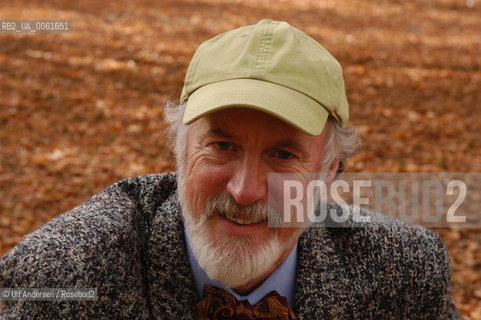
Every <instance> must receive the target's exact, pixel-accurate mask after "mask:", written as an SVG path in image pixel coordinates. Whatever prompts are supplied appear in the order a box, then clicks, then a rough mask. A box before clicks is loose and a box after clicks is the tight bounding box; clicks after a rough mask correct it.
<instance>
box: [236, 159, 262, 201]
mask: <svg viewBox="0 0 481 320" xmlns="http://www.w3.org/2000/svg"><path fill="white" fill-rule="evenodd" d="M227 191H228V192H229V193H230V194H231V195H232V197H234V199H235V200H236V201H237V203H239V204H241V205H250V204H253V203H254V202H256V201H258V200H265V199H266V195H267V173H266V172H264V170H263V169H262V165H261V164H260V163H255V162H253V161H247V160H244V161H242V162H241V163H239V166H237V167H236V168H235V169H234V171H233V172H232V175H231V177H230V179H229V182H228V183H227Z"/></svg>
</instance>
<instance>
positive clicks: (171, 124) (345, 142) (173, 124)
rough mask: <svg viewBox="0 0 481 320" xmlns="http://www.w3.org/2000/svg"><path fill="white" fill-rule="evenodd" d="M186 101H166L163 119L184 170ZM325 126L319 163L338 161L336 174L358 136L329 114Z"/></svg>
mask: <svg viewBox="0 0 481 320" xmlns="http://www.w3.org/2000/svg"><path fill="white" fill-rule="evenodd" d="M185 106H186V103H185V102H184V103H181V104H180V105H179V104H178V103H175V102H172V101H171V102H168V103H167V104H166V105H165V108H164V113H165V119H166V120H167V123H168V129H167V133H168V138H169V141H170V143H171V145H172V147H173V151H174V156H175V160H176V165H177V171H180V173H182V172H183V170H184V167H185V166H184V164H185V163H184V162H185V156H186V155H185V152H186V141H187V128H188V126H187V125H185V124H183V123H182V118H183V116H184V111H185ZM326 128H328V130H329V131H328V137H327V142H326V145H325V147H324V148H325V154H324V158H323V160H322V164H321V168H322V170H321V171H324V170H327V169H328V168H329V167H330V166H331V165H332V164H333V163H334V161H339V168H338V174H340V173H341V172H342V171H343V170H344V162H345V161H346V160H347V159H348V158H349V157H350V156H351V155H352V154H353V153H354V152H355V151H356V150H357V148H358V147H359V145H360V138H359V135H358V133H357V131H355V130H354V129H353V128H352V127H347V128H342V127H341V126H340V125H339V124H338V123H337V121H336V120H335V119H334V118H333V117H331V116H329V118H328V120H327V123H326Z"/></svg>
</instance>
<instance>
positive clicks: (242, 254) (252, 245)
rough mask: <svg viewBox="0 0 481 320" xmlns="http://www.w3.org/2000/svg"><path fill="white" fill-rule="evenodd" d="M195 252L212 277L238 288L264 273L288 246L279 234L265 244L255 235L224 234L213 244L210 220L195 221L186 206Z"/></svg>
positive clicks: (186, 219)
mask: <svg viewBox="0 0 481 320" xmlns="http://www.w3.org/2000/svg"><path fill="white" fill-rule="evenodd" d="M183 215H184V219H185V222H186V226H187V228H186V229H187V235H188V237H189V240H190V245H191V247H192V252H193V254H194V256H195V258H196V259H197V262H198V263H199V265H200V266H201V268H202V269H204V270H205V272H206V273H207V275H208V276H209V278H211V279H212V280H214V281H217V282H219V283H221V284H223V285H224V286H226V287H228V288H238V287H240V286H242V285H245V284H247V283H248V282H250V281H252V280H256V279H259V278H261V277H262V276H265V275H266V274H267V273H268V272H269V271H270V269H271V268H272V266H273V265H274V263H275V262H276V261H277V260H278V259H279V257H280V256H281V254H282V253H283V251H284V250H285V249H286V248H285V246H284V245H282V243H281V241H279V239H278V237H277V236H276V234H274V235H273V237H272V238H271V239H269V240H268V243H267V244H265V245H264V246H262V247H258V246H257V247H256V239H255V238H249V237H245V238H239V237H234V236H229V235H223V236H222V239H221V240H220V243H217V244H214V241H213V239H212V237H211V236H210V234H209V233H210V232H209V228H208V226H207V219H204V218H203V217H202V219H201V220H200V221H199V222H198V223H196V222H194V221H193V219H192V216H191V214H190V213H189V212H187V211H185V210H184V209H183Z"/></svg>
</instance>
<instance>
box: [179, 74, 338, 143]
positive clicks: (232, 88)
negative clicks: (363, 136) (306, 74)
mask: <svg viewBox="0 0 481 320" xmlns="http://www.w3.org/2000/svg"><path fill="white" fill-rule="evenodd" d="M232 106H241V107H247V108H252V109H256V110H260V111H263V112H266V113H269V114H271V115H273V116H275V117H277V118H279V119H281V120H283V121H285V122H287V123H289V124H290V125H292V126H294V127H296V128H298V129H300V130H302V131H304V132H305V133H307V134H310V135H313V136H317V135H320V134H321V132H322V130H323V129H324V126H325V124H326V121H327V118H328V116H329V113H328V111H327V110H326V109H325V108H324V107H323V106H322V105H321V104H319V103H318V102H317V101H315V100H313V99H311V98H310V97H308V96H306V95H304V94H302V93H300V92H299V91H296V90H292V89H290V88H287V87H284V86H281V85H277V84H274V83H271V82H267V81H262V80H255V79H234V80H225V81H221V82H216V83H212V84H208V85H206V86H203V87H201V88H199V89H197V90H196V91H194V92H193V93H192V94H191V95H190V97H189V99H188V100H187V106H186V109H185V113H184V118H183V122H184V123H185V124H190V123H192V122H194V121H195V120H197V119H199V118H201V117H203V116H205V115H207V114H209V113H212V112H215V111H219V110H221V109H226V108H229V107H232Z"/></svg>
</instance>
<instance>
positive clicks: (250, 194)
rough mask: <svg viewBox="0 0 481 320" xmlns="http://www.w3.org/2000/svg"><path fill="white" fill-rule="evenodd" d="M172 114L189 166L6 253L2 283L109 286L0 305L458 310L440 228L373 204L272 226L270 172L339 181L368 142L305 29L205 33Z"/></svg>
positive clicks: (53, 313) (261, 314) (0, 264)
mask: <svg viewBox="0 0 481 320" xmlns="http://www.w3.org/2000/svg"><path fill="white" fill-rule="evenodd" d="M167 118H168V121H169V122H170V136H171V138H172V141H174V153H175V155H176V160H177V174H174V173H169V174H159V175H150V176H145V177H138V178H132V179H127V180H124V181H121V182H119V183H117V184H115V185H113V186H111V187H110V188H108V189H106V190H104V191H103V192H101V193H99V194H98V195H96V196H94V197H93V198H92V199H90V200H88V201H87V202H85V203H84V204H83V205H81V206H79V207H77V208H74V209H73V210H71V211H70V212H67V213H65V214H63V215H61V216H59V217H58V218H56V219H54V220H53V221H51V222H50V223H48V224H47V225H45V226H43V227H41V228H40V229H39V230H37V231H35V232H33V233H32V234H30V235H28V236H27V237H26V238H25V239H24V240H23V241H22V242H21V243H19V244H18V245H17V246H16V247H15V248H14V249H13V250H12V251H10V252H9V253H8V254H7V255H6V256H4V257H3V259H2V260H1V261H0V270H1V273H0V287H8V288H22V287H23V288H24V287H35V288H44V287H49V288H96V289H97V293H98V299H97V300H96V301H78V302H69V301H61V302H34V301H22V300H17V301H12V302H11V301H9V302H5V306H4V309H3V313H2V314H1V317H2V318H5V319H17V318H27V319H28V318H32V319H56V318H80V319H88V318H99V319H104V318H105V319H118V318H125V319H249V318H252V319H256V318H257V319H296V318H297V319H459V318H460V317H459V315H458V313H457V311H456V309H455V308H454V306H453V304H452V302H451V297H450V291H449V262H448V256H447V253H446V250H445V249H444V247H443V245H442V243H441V241H440V239H439V237H438V236H437V235H435V234H434V233H432V232H429V231H427V230H425V229H423V228H421V227H417V226H412V225H407V224H404V223H401V222H398V221H395V220H392V219H387V218H383V217H382V216H381V215H377V214H372V213H367V212H366V213H365V214H366V215H369V216H370V217H371V218H372V219H371V223H369V224H365V225H363V226H361V227H356V228H354V227H350V226H349V225H348V224H346V225H344V227H343V228H325V227H319V226H317V227H314V226H312V227H310V228H308V226H306V225H296V226H294V227H291V228H271V227H269V224H268V222H267V218H268V217H269V218H270V217H271V216H273V217H276V216H279V215H282V212H281V211H282V210H279V208H275V207H271V206H268V188H267V185H268V181H267V176H268V173H269V172H277V173H286V174H298V175H299V176H301V177H302V176H303V175H304V173H308V172H323V173H325V174H324V175H323V176H322V177H323V178H324V180H325V181H326V182H327V183H329V181H331V180H332V179H333V177H334V176H335V175H336V173H339V172H340V171H342V163H343V161H344V160H345V159H346V158H347V157H348V156H349V155H350V154H351V153H352V152H353V150H354V148H355V146H356V136H355V134H354V133H353V131H351V130H350V129H347V128H346V126H347V121H348V106H347V99H346V95H345V89H344V82H343V79H342V71H341V67H340V65H339V63H338V62H337V61H336V60H335V59H334V57H332V56H331V55H330V54H329V53H328V52H327V51H326V50H325V49H324V48H323V47H322V46H320V45H319V44H318V43H317V42H315V41H314V40H313V39H311V38H310V37H308V36H307V35H306V34H304V33H303V32H301V31H299V30H297V29H295V28H293V27H291V26H290V25H289V24H287V23H285V22H276V21H268V20H262V21H260V22H259V23H257V24H256V25H253V26H247V27H243V28H239V29H236V30H233V31H230V32H227V33H224V34H222V35H219V36H217V37H215V38H213V39H211V40H209V41H207V42H205V43H204V44H202V45H201V46H200V48H199V49H198V50H197V52H196V54H195V55H194V57H193V59H192V62H191V64H190V66H189V70H188V72H187V75H186V79H185V85H184V89H183V92H182V96H181V104H180V105H179V106H172V105H171V106H169V107H168V108H167ZM331 206H332V207H331V209H332V208H334V209H336V206H335V205H331Z"/></svg>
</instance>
